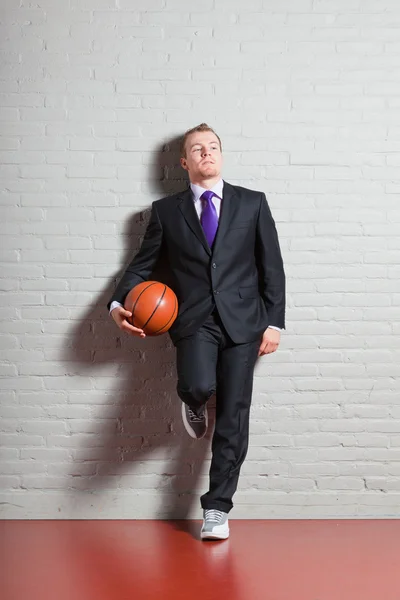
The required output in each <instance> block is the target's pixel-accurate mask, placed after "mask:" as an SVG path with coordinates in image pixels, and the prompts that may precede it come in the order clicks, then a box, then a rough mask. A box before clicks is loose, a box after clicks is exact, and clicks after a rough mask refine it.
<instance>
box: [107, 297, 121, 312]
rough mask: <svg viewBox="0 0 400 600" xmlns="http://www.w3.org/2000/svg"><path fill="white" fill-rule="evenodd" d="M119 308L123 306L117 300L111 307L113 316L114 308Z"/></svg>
mask: <svg viewBox="0 0 400 600" xmlns="http://www.w3.org/2000/svg"><path fill="white" fill-rule="evenodd" d="M117 306H122V304H121V302H117V301H116V300H114V301H113V302H111V305H110V314H111V311H112V310H114V308H117Z"/></svg>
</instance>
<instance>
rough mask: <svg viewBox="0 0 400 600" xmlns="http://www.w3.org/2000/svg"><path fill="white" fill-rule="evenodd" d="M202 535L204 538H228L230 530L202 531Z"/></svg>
mask: <svg viewBox="0 0 400 600" xmlns="http://www.w3.org/2000/svg"><path fill="white" fill-rule="evenodd" d="M200 537H201V539H202V540H226V539H227V538H228V537H229V531H227V532H221V533H209V532H208V533H205V532H203V531H202V532H201V533H200Z"/></svg>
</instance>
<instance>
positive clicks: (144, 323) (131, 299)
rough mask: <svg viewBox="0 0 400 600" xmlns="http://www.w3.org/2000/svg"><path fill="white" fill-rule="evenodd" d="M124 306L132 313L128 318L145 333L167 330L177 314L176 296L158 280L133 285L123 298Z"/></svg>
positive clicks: (150, 333) (158, 333)
mask: <svg viewBox="0 0 400 600" xmlns="http://www.w3.org/2000/svg"><path fill="white" fill-rule="evenodd" d="M124 307H125V309H126V310H129V311H130V312H131V313H132V317H131V318H130V319H128V321H129V323H130V324H131V325H133V326H134V327H139V328H140V329H143V331H144V332H145V334H146V335H161V334H162V333H165V332H166V331H168V329H169V328H170V327H171V325H172V323H173V322H174V321H175V319H176V316H177V314H178V298H177V297H176V295H175V292H173V291H172V290H171V288H170V287H168V286H167V285H165V284H164V283H160V282H159V281H143V283H139V284H138V285H135V287H134V288H132V289H131V291H130V292H129V293H128V295H127V296H126V298H125V303H124Z"/></svg>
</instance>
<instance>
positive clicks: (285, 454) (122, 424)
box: [0, 0, 400, 518]
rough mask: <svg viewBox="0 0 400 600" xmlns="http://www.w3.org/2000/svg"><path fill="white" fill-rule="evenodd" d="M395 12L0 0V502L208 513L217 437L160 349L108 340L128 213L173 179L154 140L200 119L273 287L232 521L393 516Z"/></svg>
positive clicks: (398, 415)
mask: <svg viewBox="0 0 400 600" xmlns="http://www.w3.org/2000/svg"><path fill="white" fill-rule="evenodd" d="M399 19H400V5H399V3H398V0H362V1H361V0H329V1H328V0H280V1H279V2H273V1H272V0H247V1H246V2H245V3H243V2H239V0H204V1H203V2H197V1H194V0H185V2H182V1H181V0H135V1H133V2H132V1H131V0H71V2H70V3H69V6H68V3H66V2H65V1H64V0H58V1H55V0H35V2H32V1H31V0H20V1H19V2H18V0H17V1H15V0H3V1H2V3H1V9H0V40H1V42H0V46H1V53H2V54H1V64H2V67H1V73H0V77H1V82H0V120H1V124H0V129H1V139H0V165H1V166H0V177H1V219H0V221H1V223H0V227H1V233H2V250H1V274H2V277H3V279H2V287H1V292H0V314H1V319H2V323H1V331H2V338H1V350H0V375H1V377H2V380H1V383H2V385H1V389H2V392H1V421H0V434H1V444H2V447H1V451H0V452H1V454H0V456H1V464H0V474H1V475H0V489H1V494H0V506H1V509H2V512H1V515H2V516H3V517H12V518H24V517H31V518H46V517H49V518H69V517H78V518H103V517H104V518H106V517H110V518H119V517H121V518H124V517H131V518H144V517H145V518H152V517H168V516H186V515H187V516H190V517H198V516H199V515H200V507H199V502H198V496H199V495H200V493H203V492H204V491H205V490H206V488H207V481H208V468H209V460H210V449H209V440H208V442H207V443H204V444H203V443H202V442H201V443H198V444H195V443H192V441H191V440H190V439H189V438H188V437H187V436H186V434H185V432H184V430H183V427H182V425H181V422H180V416H179V400H178V398H177V396H176V394H175V363H174V349H173V346H172V344H171V343H170V342H169V339H168V337H167V336H164V337H162V338H157V339H146V340H145V341H144V342H143V341H141V340H132V339H130V338H129V339H127V338H125V337H123V336H120V335H119V331H118V330H117V329H116V327H115V326H114V324H113V322H112V321H111V320H110V319H109V317H108V315H107V311H106V309H105V304H106V302H107V300H108V299H109V296H110V292H111V289H112V287H113V285H114V282H115V278H116V277H118V276H119V274H120V272H121V269H122V268H123V266H124V265H126V264H127V262H128V261H129V259H130V257H131V256H132V253H133V252H135V251H136V250H137V248H138V245H139V242H140V235H141V234H142V233H143V230H144V226H145V222H146V221H145V218H144V217H143V214H142V215H141V216H139V217H138V216H137V215H138V214H140V211H143V209H144V208H146V207H148V206H149V205H150V203H151V201H152V200H153V199H156V198H158V197H161V196H163V195H165V194H166V193H169V191H168V192H166V190H169V189H174V190H176V189H179V188H180V187H182V183H181V181H180V180H182V178H183V171H181V170H180V169H179V168H177V167H176V166H174V158H173V157H172V158H171V156H170V155H169V154H168V153H165V152H164V153H163V152H162V149H163V145H164V144H167V143H170V142H171V141H172V140H173V139H174V138H176V136H178V135H181V134H182V133H183V131H185V130H186V129H187V128H189V127H192V126H194V125H196V124H198V123H200V122H202V121H206V122H208V123H209V124H210V125H212V126H214V127H215V128H216V130H217V132H218V133H219V134H220V136H221V137H222V140H223V147H224V155H225V168H224V171H223V175H224V177H225V178H226V179H227V180H228V181H230V182H231V183H236V184H239V185H244V186H247V187H250V188H253V189H257V190H262V191H264V192H265V193H266V194H267V197H268V199H269V202H270V205H271V208H272V211H273V214H274V217H275V219H276V223H277V227H278V230H279V235H280V240H281V247H282V252H283V256H284V261H285V267H286V273H287V284H288V296H287V300H288V308H287V331H286V332H284V333H283V335H282V343H281V347H280V349H279V351H278V352H277V353H276V354H274V355H270V356H268V357H264V358H263V359H262V360H261V361H260V362H259V364H258V366H257V370H256V376H255V385H254V400H253V406H252V413H251V437H250V447H249V452H248V455H247V459H246V461H245V463H244V466H243V469H242V477H241V479H240V484H239V490H238V492H237V494H236V495H235V497H234V502H235V509H234V511H233V512H232V513H231V516H232V517H241V518H246V517H247V518H254V517H264V518H277V517H283V518H285V517H288V518H289V517H291V518H295V517H311V518H313V517H328V518H329V517H336V516H338V517H340V516H343V517H347V516H349V517H350V516H356V517H366V516H374V517H385V516H398V515H399V501H400V409H399V406H398V401H399V394H400V379H399V366H398V365H399V362H400V343H399V335H400V283H399V277H400V268H399V256H400V254H399V251H400V242H399V232H400V210H399V200H398V194H399V191H400V184H399V165H400V118H399V114H400V113H399V106H400V83H399V78H398V64H399V51H400V43H399V29H398V26H397V25H398V23H399ZM162 174H164V178H165V179H166V181H164V182H163V181H160V179H161V176H162ZM168 186H173V187H172V188H171V187H168Z"/></svg>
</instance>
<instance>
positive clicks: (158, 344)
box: [63, 139, 215, 519]
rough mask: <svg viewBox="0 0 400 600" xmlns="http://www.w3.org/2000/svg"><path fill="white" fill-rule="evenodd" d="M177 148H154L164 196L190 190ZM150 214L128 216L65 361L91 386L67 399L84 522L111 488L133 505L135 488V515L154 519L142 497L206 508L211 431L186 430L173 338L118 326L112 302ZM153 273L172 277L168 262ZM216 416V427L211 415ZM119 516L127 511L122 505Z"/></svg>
mask: <svg viewBox="0 0 400 600" xmlns="http://www.w3.org/2000/svg"><path fill="white" fill-rule="evenodd" d="M178 144H179V140H178V139H175V140H171V141H170V142H168V143H166V144H163V145H162V146H160V147H159V148H158V149H157V150H156V156H155V160H154V161H153V163H154V164H153V165H152V170H153V172H151V173H150V180H151V182H156V184H157V192H159V197H160V198H161V197H163V196H167V195H169V194H173V193H176V192H178V191H180V190H183V189H185V188H186V187H187V180H186V177H185V173H184V171H183V169H182V168H181V167H180V165H179V146H178ZM149 204H150V202H149ZM148 216H149V210H146V211H144V212H140V213H136V214H134V215H133V216H132V217H131V218H130V219H129V221H128V222H127V224H126V229H125V232H124V239H125V240H126V242H127V244H126V249H125V255H124V257H123V260H122V268H121V270H120V272H119V273H118V274H116V276H115V277H114V278H113V280H112V282H109V283H108V284H107V285H106V286H105V288H104V290H103V292H101V293H100V295H99V297H98V298H97V299H96V301H95V302H94V303H93V305H92V306H90V307H89V308H88V309H87V310H86V313H85V314H84V315H83V316H82V318H81V319H80V320H79V321H77V322H76V324H75V325H74V327H73V328H72V329H71V333H70V338H69V341H68V343H67V347H66V348H65V352H64V357H63V358H64V360H65V361H66V362H68V363H69V364H71V362H72V363H75V365H74V368H73V372H74V373H75V374H76V375H78V376H81V377H79V379H80V381H82V376H83V380H84V386H83V387H84V390H85V391H81V392H80V391H79V389H81V390H82V388H79V389H78V390H77V391H76V392H73V394H72V396H73V398H74V399H73V400H70V401H71V402H73V403H76V404H74V407H75V408H77V404H78V405H81V409H82V410H81V412H82V418H81V419H77V420H76V421H75V420H74V419H71V420H70V426H71V431H72V436H71V440H70V449H71V456H72V464H71V465H70V468H69V470H68V475H69V479H68V485H67V487H68V491H71V490H75V491H76V490H78V491H79V492H81V493H82V503H80V501H79V499H78V501H76V499H75V500H74V506H72V507H71V510H70V513H71V514H70V516H73V514H76V516H77V517H78V518H79V516H81V515H82V514H84V515H85V516H86V515H88V514H89V511H84V507H83V504H84V503H88V504H89V505H90V502H91V501H92V502H93V500H94V497H93V495H97V496H99V495H100V496H101V494H102V493H104V492H107V495H108V496H109V493H110V492H111V493H113V492H114V494H115V498H118V497H119V496H122V495H123V494H126V493H127V492H128V491H131V492H132V494H130V495H129V502H130V503H131V506H132V501H134V496H135V494H137V509H135V508H134V507H132V509H131V512H130V513H129V516H131V517H132V513H133V514H134V515H135V517H137V518H140V517H141V515H142V514H145V515H146V514H147V515H148V512H147V513H146V511H143V503H146V502H148V501H149V496H151V498H152V500H153V501H155V502H156V504H157V505H158V507H159V508H158V509H156V510H155V513H154V518H161V519H185V518H187V516H188V515H189V513H190V511H191V508H192V504H193V503H195V502H197V503H198V506H199V508H200V504H199V500H198V496H194V495H193V494H192V490H193V489H194V488H195V487H196V483H197V480H198V477H199V473H200V471H201V470H202V465H203V462H204V459H205V458H206V456H207V454H208V452H209V440H210V433H208V434H207V437H206V438H204V439H203V440H201V441H196V440H193V439H192V438H190V437H189V436H188V434H187V433H186V431H185V429H184V426H183V423H182V420H181V413H180V410H181V401H180V399H179V397H178V395H177V393H176V364H175V348H174V346H173V344H172V342H171V340H170V338H169V335H168V334H164V335H162V336H157V337H147V338H145V339H144V340H142V339H140V338H136V337H132V336H129V335H127V334H125V333H123V332H122V331H120V330H119V329H118V328H117V326H116V324H115V323H114V321H113V320H112V319H111V317H110V316H109V314H108V311H107V307H106V305H107V302H108V301H109V300H110V297H111V295H112V292H113V289H115V285H116V282H117V281H118V280H119V279H120V277H121V275H122V273H123V272H124V270H125V268H126V266H127V265H128V264H129V262H130V261H131V260H132V257H133V255H134V254H135V253H136V252H137V250H138V248H139V246H140V241H141V240H140V238H141V236H142V235H143V234H144V231H145V229H146V225H147V220H148ZM163 258H164V259H165V257H163ZM150 278H151V279H157V280H162V281H165V283H168V275H167V273H166V270H165V260H163V259H162V260H161V261H160V263H159V265H157V268H156V270H155V271H154V273H153V274H152V275H151V277H150ZM76 367H77V368H76ZM110 381H111V382H112V383H111V385H110ZM88 382H90V385H89V383H88ZM86 388H87V389H86ZM70 391H71V390H70ZM88 395H89V400H88ZM214 401H215V398H214V399H211V401H210V402H209V406H211V403H213V402H214ZM88 406H89V408H88ZM78 410H79V409H78ZM210 417H211V419H210V428H209V432H210V431H212V429H213V421H214V418H215V415H214V411H212V414H211V415H210ZM205 491H206V489H204V492H205ZM141 493H143V494H144V495H143V498H144V500H143V499H142V500H141V496H140V495H141ZM110 503H111V500H110ZM96 504H97V502H96ZM120 514H121V517H125V516H126V512H125V511H124V510H122V507H121V511H120ZM99 516H101V515H99Z"/></svg>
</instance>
